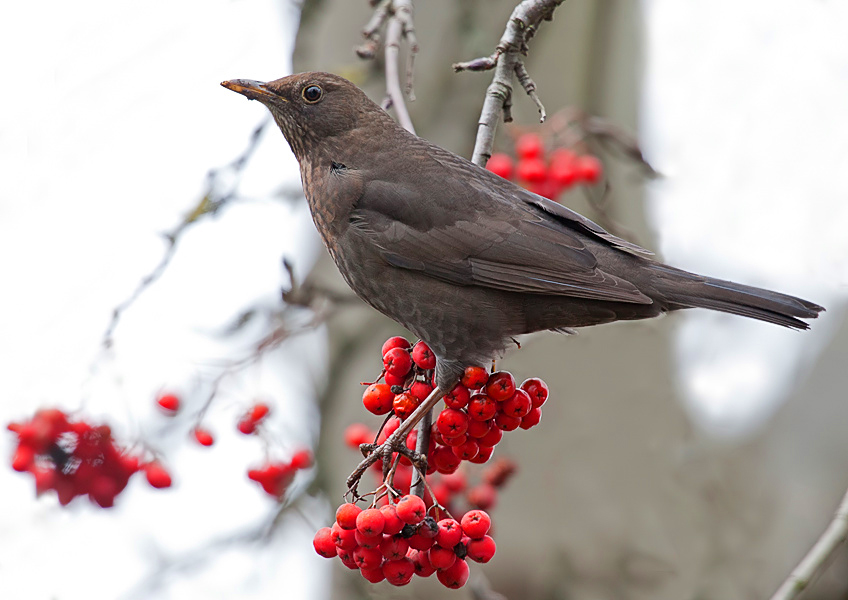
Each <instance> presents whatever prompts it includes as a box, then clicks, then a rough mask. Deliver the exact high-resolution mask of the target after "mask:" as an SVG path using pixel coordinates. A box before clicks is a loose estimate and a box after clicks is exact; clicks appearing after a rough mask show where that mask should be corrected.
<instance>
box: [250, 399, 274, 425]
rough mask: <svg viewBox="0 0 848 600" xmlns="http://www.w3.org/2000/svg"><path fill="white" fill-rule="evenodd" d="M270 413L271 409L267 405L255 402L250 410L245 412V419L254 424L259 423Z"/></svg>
mask: <svg viewBox="0 0 848 600" xmlns="http://www.w3.org/2000/svg"><path fill="white" fill-rule="evenodd" d="M270 412H271V408H270V407H269V406H268V405H267V404H265V403H264V402H257V403H256V404H254V405H253V406H251V407H250V410H249V411H248V412H247V418H248V419H249V420H251V421H253V422H254V423H259V422H260V421H261V420H262V419H264V418H265V417H267V416H268V413H270Z"/></svg>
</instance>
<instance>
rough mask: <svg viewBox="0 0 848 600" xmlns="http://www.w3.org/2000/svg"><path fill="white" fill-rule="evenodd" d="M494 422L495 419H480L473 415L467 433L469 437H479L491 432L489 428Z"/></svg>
mask: <svg viewBox="0 0 848 600" xmlns="http://www.w3.org/2000/svg"><path fill="white" fill-rule="evenodd" d="M469 414H470V413H469ZM492 423H493V421H492V420H491V419H490V420H488V421H478V420H477V419H476V418H474V417H473V415H472V418H471V419H470V420H469V421H468V431H466V432H465V434H466V435H467V436H468V437H472V438H475V439H479V438H481V437H483V436H484V435H486V434H487V433H489V430H490V429H491V428H492Z"/></svg>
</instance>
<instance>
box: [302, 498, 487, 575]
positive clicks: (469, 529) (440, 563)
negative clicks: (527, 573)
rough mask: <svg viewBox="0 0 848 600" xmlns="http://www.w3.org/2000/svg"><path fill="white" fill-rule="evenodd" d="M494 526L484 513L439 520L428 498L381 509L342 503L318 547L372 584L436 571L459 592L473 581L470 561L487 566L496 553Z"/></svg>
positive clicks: (318, 538)
mask: <svg viewBox="0 0 848 600" xmlns="http://www.w3.org/2000/svg"><path fill="white" fill-rule="evenodd" d="M491 525H492V522H491V519H490V518H489V515H488V514H487V513H486V512H484V511H482V510H471V511H468V512H467V513H465V515H464V516H463V517H462V519H460V520H459V521H456V520H455V519H451V518H446V519H442V520H440V521H438V522H437V521H436V520H435V519H434V518H433V517H431V516H428V515H427V508H426V506H425V503H424V500H422V499H421V498H419V497H418V496H410V495H406V496H403V497H401V498H400V499H399V500H398V502H397V504H394V505H392V504H386V505H384V506H382V507H380V508H367V509H365V510H363V509H361V508H360V507H358V506H357V505H356V504H350V503H348V504H343V505H341V506H340V507H339V508H338V510H337V511H336V521H335V523H333V526H332V527H322V528H321V529H319V530H318V532H317V533H316V534H315V538H314V540H313V545H314V547H315V551H316V552H317V553H318V554H320V555H321V556H323V557H325V558H332V557H334V556H338V557H339V559H340V560H341V561H342V563H343V564H344V565H345V566H346V567H348V568H349V569H358V570H359V572H360V573H361V574H362V576H363V577H364V578H365V579H367V580H368V581H370V582H372V583H379V582H380V581H383V580H384V579H385V580H386V581H388V582H389V583H390V584H392V585H396V586H401V585H406V584H407V583H409V582H410V580H412V576H413V575H418V576H419V577H429V576H431V575H432V574H433V573H435V574H436V577H437V578H438V580H439V582H440V583H441V584H442V585H444V586H445V587H449V588H454V589H456V588H460V587H462V586H463V585H465V582H466V581H468V563H467V561H466V559H471V560H473V561H476V562H479V563H486V562H489V560H491V558H492V557H493V556H494V555H495V550H496V545H495V541H494V540H493V539H492V537H491V536H489V535H488V533H489V529H490V528H491Z"/></svg>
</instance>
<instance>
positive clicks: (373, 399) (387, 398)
mask: <svg viewBox="0 0 848 600" xmlns="http://www.w3.org/2000/svg"><path fill="white" fill-rule="evenodd" d="M394 399H395V395H394V394H393V393H392V388H391V387H389V386H388V385H386V384H385V383H372V384H371V385H369V386H368V387H367V388H366V389H365V392H364V393H363V394H362V404H364V405H365V408H366V409H368V411H369V412H372V413H374V414H375V415H384V414H386V413H387V412H389V411H390V410H392V401H393V400H394Z"/></svg>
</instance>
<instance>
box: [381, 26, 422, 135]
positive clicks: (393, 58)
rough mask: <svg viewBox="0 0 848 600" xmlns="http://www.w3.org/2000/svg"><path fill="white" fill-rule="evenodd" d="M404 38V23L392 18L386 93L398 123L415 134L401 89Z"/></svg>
mask: <svg viewBox="0 0 848 600" xmlns="http://www.w3.org/2000/svg"><path fill="white" fill-rule="evenodd" d="M402 36H403V23H402V21H401V20H400V19H397V18H395V17H392V18H391V19H389V25H388V27H387V28H386V92H387V93H388V95H389V99H390V100H391V105H392V106H393V107H394V109H395V114H396V115H397V118H398V123H400V124H401V125H402V126H403V128H404V129H406V130H407V131H408V132H410V133H415V127H414V126H413V125H412V119H410V118H409V112H407V110H406V103H405V102H404V100H403V92H402V91H401V88H400V75H399V73H398V62H399V55H400V39H401V37H402ZM410 52H411V50H410Z"/></svg>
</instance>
